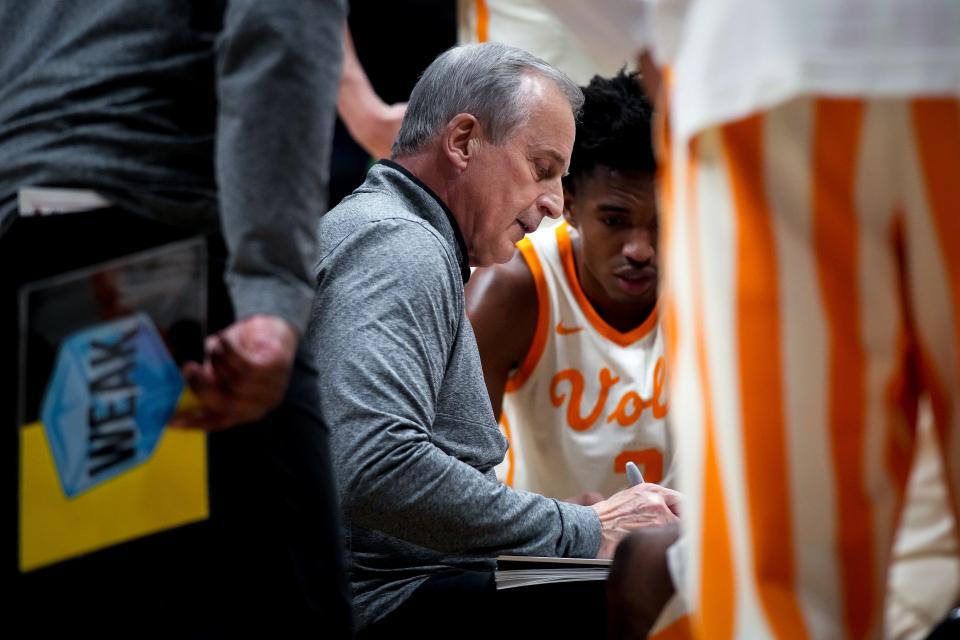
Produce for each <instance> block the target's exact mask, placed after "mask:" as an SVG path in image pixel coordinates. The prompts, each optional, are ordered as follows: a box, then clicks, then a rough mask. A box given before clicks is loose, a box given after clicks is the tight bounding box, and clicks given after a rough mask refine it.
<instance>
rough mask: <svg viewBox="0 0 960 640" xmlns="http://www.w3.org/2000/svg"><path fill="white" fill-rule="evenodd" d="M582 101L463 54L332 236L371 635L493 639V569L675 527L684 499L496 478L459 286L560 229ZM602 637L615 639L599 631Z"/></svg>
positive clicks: (361, 598)
mask: <svg viewBox="0 0 960 640" xmlns="http://www.w3.org/2000/svg"><path fill="white" fill-rule="evenodd" d="M582 103H583V96H582V94H581V92H580V90H579V88H578V87H577V86H576V84H574V83H573V82H572V81H571V80H570V79H569V78H567V77H566V76H565V75H563V74H562V73H561V72H559V71H557V70H555V69H554V68H552V67H550V66H549V65H547V64H546V63H545V62H543V61H541V60H539V59H538V58H535V57H534V56H532V55H530V54H528V53H526V52H523V51H521V50H518V49H515V48H511V47H507V46H504V45H500V44H482V45H468V46H463V47H457V48H454V49H451V50H449V51H447V52H446V53H444V54H442V55H441V56H440V57H439V58H437V59H436V60H435V61H434V62H433V63H432V64H431V65H430V66H429V67H428V68H427V70H426V71H425V72H424V74H423V76H422V77H421V79H420V80H419V82H418V83H417V85H416V87H415V88H414V90H413V92H412V94H411V97H410V102H409V106H408V110H407V113H406V116H405V118H404V120H403V124H402V126H401V129H400V133H399V135H398V137H397V140H396V142H395V144H394V147H393V157H392V160H386V161H381V162H380V163H378V164H376V165H374V166H373V167H372V168H371V169H370V172H369V173H368V175H367V179H366V181H365V182H364V184H363V185H361V186H360V187H359V188H358V189H357V190H356V191H354V193H353V194H352V195H350V196H348V197H347V198H345V199H344V200H343V202H341V204H340V205H339V206H337V207H336V208H334V209H333V210H332V211H331V212H330V213H328V214H327V215H326V216H325V217H324V219H323V220H322V221H321V223H320V230H319V237H320V255H321V257H320V261H319V265H318V268H317V282H318V288H317V293H316V297H315V300H314V305H313V311H312V316H311V320H310V325H309V328H308V331H307V335H306V338H305V339H306V340H307V342H308V344H309V346H310V347H311V348H312V349H313V351H314V353H315V356H316V358H317V364H318V367H319V369H320V395H321V398H322V399H323V401H322V403H321V405H320V413H321V415H322V417H323V420H324V422H325V423H326V424H328V425H329V427H330V429H331V441H330V442H331V452H332V456H333V459H334V467H335V470H336V475H337V483H338V490H339V495H340V499H341V506H342V509H343V511H344V515H345V531H346V540H347V546H348V563H349V567H350V573H351V582H352V587H353V603H354V608H355V611H356V614H357V619H358V627H359V628H360V630H361V635H362V636H365V637H383V636H387V635H390V634H395V633H397V632H398V631H406V630H413V631H415V632H416V633H417V634H418V637H432V636H433V635H435V634H436V635H443V634H445V633H448V632H450V630H449V629H446V628H445V627H447V626H449V625H457V629H456V631H455V634H456V635H457V636H458V637H462V636H463V635H464V634H465V633H466V634H467V635H470V634H471V633H472V632H477V633H482V632H485V631H488V630H492V629H496V628H500V627H502V620H499V621H498V620H496V619H489V620H488V624H486V625H485V624H484V623H483V619H481V618H479V617H478V616H477V614H478V613H479V612H480V611H481V610H483V609H484V608H485V607H487V606H488V605H489V604H490V603H491V602H495V600H491V598H493V596H492V595H491V594H492V593H493V586H492V585H493V568H494V561H493V560H492V557H494V556H497V555H498V554H521V555H541V556H566V557H583V558H593V557H610V556H611V555H612V553H613V551H614V549H615V547H616V545H617V543H618V542H619V540H620V539H621V537H622V536H623V535H624V534H625V533H626V532H627V531H630V530H634V529H637V528H640V527H644V526H647V525H657V524H665V523H669V522H675V521H676V520H677V513H678V511H679V495H678V494H677V493H675V492H673V491H670V490H668V489H664V488H662V487H659V486H657V485H653V484H641V485H639V486H636V487H632V488H630V489H627V490H624V491H621V492H620V493H617V494H615V495H613V496H612V497H610V498H608V499H607V500H604V501H602V502H599V503H597V504H595V505H593V506H589V507H588V506H579V505H574V504H568V503H564V502H559V501H557V500H553V499H548V498H545V497H543V496H540V495H537V494H533V493H526V492H522V491H514V490H513V489H511V488H510V487H508V486H506V485H504V484H501V483H499V482H498V481H497V479H496V476H495V474H494V466H495V465H496V464H498V463H499V462H500V461H501V460H502V459H503V456H504V453H505V452H506V449H507V443H506V440H505V438H504V437H503V436H502V434H501V432H500V429H499V428H498V425H497V422H496V420H495V418H494V416H493V412H492V410H491V406H490V401H489V399H488V397H487V391H486V387H485V385H484V380H483V373H482V369H481V364H480V358H479V354H478V350H477V345H476V341H475V338H474V334H473V330H472V328H471V326H470V322H469V320H468V319H467V317H466V315H465V312H464V293H463V286H464V283H465V282H466V280H467V279H468V278H469V276H470V265H473V266H483V265H490V264H492V263H494V262H505V261H507V260H509V259H510V257H511V256H512V255H513V252H514V245H515V243H516V242H517V241H519V240H520V239H521V238H522V237H523V236H524V234H526V233H528V232H530V231H533V230H534V229H536V227H537V226H538V225H539V223H540V221H541V220H542V219H543V218H544V217H546V216H551V217H558V216H559V215H560V214H561V209H562V203H563V193H562V188H561V183H560V179H561V177H562V176H563V174H564V173H565V172H566V171H567V167H568V165H569V161H570V153H571V149H572V146H573V139H574V131H575V129H574V118H575V117H576V114H577V112H578V110H579V109H580V107H581V105H582ZM509 312H510V310H509V309H504V313H509ZM541 620H542V619H541ZM567 622H569V621H567ZM463 623H467V624H466V625H464V624H463ZM590 628H592V629H593V630H594V631H599V632H600V633H602V629H603V620H602V618H601V619H599V620H593V621H592V627H590ZM542 630H543V629H541V631H542ZM500 631H501V632H502V631H503V629H502V628H500ZM500 635H501V636H502V633H500Z"/></svg>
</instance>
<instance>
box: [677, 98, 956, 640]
mask: <svg viewBox="0 0 960 640" xmlns="http://www.w3.org/2000/svg"><path fill="white" fill-rule="evenodd" d="M667 155H668V156H669V157H668V158H667V162H666V163H665V164H666V166H665V168H664V174H663V176H662V177H661V178H662V181H661V198H662V201H663V204H664V208H665V221H664V222H665V226H666V228H665V229H664V232H665V236H666V237H665V254H666V257H667V260H668V269H667V271H666V282H665V289H666V296H667V304H666V307H667V313H666V318H665V320H664V322H665V325H666V332H667V340H668V353H669V354H670V361H671V385H672V387H671V412H672V415H673V422H674V425H675V428H677V429H678V433H679V445H680V449H681V455H682V456H683V457H682V463H683V464H682V468H681V470H680V472H681V476H680V488H681V489H682V490H684V491H685V492H686V493H687V494H688V499H687V503H686V510H685V513H684V520H685V534H684V540H683V543H682V544H681V545H680V548H681V549H682V550H684V551H685V562H683V563H680V564H682V565H683V566H684V567H685V569H683V570H682V574H683V575H682V576H680V577H679V578H680V580H679V581H680V582H681V585H680V588H681V592H682V593H683V594H684V596H685V598H686V601H687V606H689V607H690V609H691V610H692V615H691V616H690V619H689V623H690V628H691V630H692V633H693V635H694V636H695V637H699V638H710V639H711V640H713V639H723V638H731V637H737V638H750V639H751V640H752V639H756V638H831V639H833V638H838V639H839V638H856V639H860V638H877V637H880V634H881V631H882V629H881V626H882V619H883V615H882V613H883V612H882V609H883V598H884V588H885V584H886V578H887V567H888V564H889V560H890V553H891V543H892V539H893V534H894V529H895V527H896V523H897V516H898V514H899V512H900V510H901V508H902V506H903V505H902V496H903V493H904V488H905V485H906V481H907V476H908V473H909V467H910V463H911V462H910V461H911V455H912V451H913V446H914V438H915V423H916V406H917V398H918V396H919V395H920V394H929V396H930V398H931V400H932V405H933V409H934V416H935V421H936V432H937V434H938V436H939V439H940V446H941V450H942V452H943V456H944V463H945V469H946V476H947V478H948V483H949V484H950V487H949V491H950V501H951V504H952V506H953V509H954V513H955V514H956V512H957V507H958V506H960V503H958V499H960V104H958V100H956V99H953V98H942V99H941V98H929V99H913V100H907V99H877V100H873V99H871V100H856V99H849V100H848V99H824V98H800V99H795V100H793V101H791V102H789V103H787V104H785V105H783V106H780V107H777V108H775V109H772V110H770V111H768V112H765V113H762V114H759V115H754V116H751V117H748V118H745V119H743V120H740V121H737V122H732V123H729V124H725V125H723V126H721V127H718V128H715V129H711V130H708V131H705V132H702V133H701V134H699V135H697V136H696V138H695V139H694V140H692V141H691V142H690V143H689V144H685V145H679V144H673V145H672V147H671V148H670V149H669V151H668V154H667ZM668 632H669V629H668ZM670 635H671V634H670V633H667V634H665V635H664V636H663V637H669V636H670Z"/></svg>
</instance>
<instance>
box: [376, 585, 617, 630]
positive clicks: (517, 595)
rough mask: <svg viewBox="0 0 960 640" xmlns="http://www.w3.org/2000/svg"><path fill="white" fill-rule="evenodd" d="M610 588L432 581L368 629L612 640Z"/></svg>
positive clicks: (421, 586)
mask: <svg viewBox="0 0 960 640" xmlns="http://www.w3.org/2000/svg"><path fill="white" fill-rule="evenodd" d="M606 603H607V600H606V583H605V582H602V581H591V582H568V583H557V584H546V585H536V586H529V587H516V588H512V589H503V590H500V591H498V590H497V588H496V584H495V582H494V573H493V572H492V571H450V572H447V573H440V574H437V575H434V576H431V577H430V578H428V579H427V581H426V582H424V583H423V584H422V585H420V587H419V588H418V589H417V590H416V591H415V592H414V593H413V595H412V596H410V597H409V598H408V599H407V600H405V601H404V602H403V603H402V604H401V605H400V606H399V607H398V608H397V609H395V610H394V611H392V612H390V613H389V614H387V615H386V616H385V617H384V618H382V619H381V620H378V621H377V622H375V623H374V624H372V625H370V626H369V627H367V628H366V629H364V630H362V631H361V632H360V633H359V634H358V635H357V637H358V638H359V640H379V639H381V638H383V639H384V640H387V639H389V638H410V637H412V638H420V639H423V640H426V639H433V638H436V639H440V638H469V639H474V638H476V639H477V640H480V639H481V638H483V639H486V640H489V639H490V638H498V639H499V638H504V639H513V638H516V639H517V640H521V639H522V640H530V639H531V638H578V639H580V638H582V639H583V640H588V639H591V638H600V639H602V638H606V633H607V604H606Z"/></svg>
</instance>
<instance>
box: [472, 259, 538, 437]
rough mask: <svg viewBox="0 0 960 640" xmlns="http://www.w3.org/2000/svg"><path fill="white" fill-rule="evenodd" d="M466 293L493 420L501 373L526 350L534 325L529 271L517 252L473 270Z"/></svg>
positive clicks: (500, 391)
mask: <svg viewBox="0 0 960 640" xmlns="http://www.w3.org/2000/svg"><path fill="white" fill-rule="evenodd" d="M466 297H467V316H469V318H470V322H471V323H472V324H473V332H474V333H475V334H476V335H477V346H478V347H479V348H480V359H481V360H482V362H483V377H484V380H485V382H486V384H487V393H489V394H490V403H491V404H492V405H493V414H494V415H495V416H496V417H497V419H498V420H499V418H500V407H501V405H502V403H503V389H504V387H505V386H506V384H507V376H508V375H509V373H510V370H511V369H513V368H515V367H516V366H517V365H519V364H520V362H521V361H522V360H523V358H524V356H526V355H527V351H528V350H529V349H530V343H531V342H532V341H533V334H534V332H535V330H536V326H537V290H536V285H535V284H534V281H533V274H532V273H531V272H530V268H529V267H528V266H527V263H526V261H525V260H524V259H523V256H522V255H521V254H520V252H519V251H517V252H516V253H515V254H514V256H513V258H512V259H511V260H510V261H509V262H507V263H506V264H499V265H495V266H492V267H484V268H480V269H477V270H476V271H475V272H474V274H473V276H471V278H470V282H469V283H468V284H467V287H466Z"/></svg>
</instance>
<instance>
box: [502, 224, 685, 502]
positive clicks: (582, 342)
mask: <svg viewBox="0 0 960 640" xmlns="http://www.w3.org/2000/svg"><path fill="white" fill-rule="evenodd" d="M570 233H571V230H570V227H569V226H568V225H566V224H562V225H560V226H558V227H554V228H549V229H541V230H540V231H538V232H536V233H533V234H531V235H529V236H527V237H526V238H525V239H524V240H522V241H521V242H520V243H519V244H518V245H517V246H518V248H519V249H520V252H521V254H522V255H523V257H524V259H525V260H526V262H527V265H528V266H529V267H530V271H531V272H532V274H533V278H534V281H535V282H536V289H537V308H538V313H537V328H536V332H535V333H534V337H533V340H532V342H531V346H530V350H529V351H528V353H527V354H526V356H525V357H524V359H523V361H522V362H521V363H520V365H519V366H518V367H517V368H516V369H515V370H514V371H512V372H511V373H510V376H509V378H508V379H507V385H506V390H505V393H504V398H503V411H502V415H501V418H500V425H501V428H502V429H503V431H504V434H505V435H506V437H507V439H508V440H509V441H510V449H509V450H508V452H507V455H506V457H505V458H504V461H503V463H501V464H500V465H499V466H498V467H497V475H498V477H499V478H500V479H501V480H502V481H504V482H505V483H507V484H508V485H510V486H512V487H514V488H516V489H523V490H526V491H535V492H537V493H541V494H543V495H546V496H550V497H553V498H560V499H562V498H567V497H570V496H573V495H576V494H578V493H581V492H583V491H599V492H601V493H603V494H604V495H605V496H609V495H610V494H612V493H615V492H617V491H619V490H621V489H623V488H624V487H626V486H627V479H626V473H625V466H626V463H627V462H628V461H633V462H635V463H636V464H637V465H638V466H639V467H640V470H641V471H642V473H643V475H644V479H645V480H646V481H648V482H656V483H658V484H662V483H664V482H665V481H666V482H669V480H668V479H667V478H668V472H669V470H670V468H671V464H672V461H673V455H674V451H673V449H674V448H673V443H672V438H671V437H670V434H669V433H668V427H667V421H666V416H667V371H666V364H665V362H664V357H663V341H662V338H661V332H660V328H659V324H658V322H657V312H656V309H654V311H653V312H652V313H651V314H650V317H648V318H647V319H646V320H645V321H644V322H643V324H642V325H640V326H638V327H637V328H635V329H633V330H631V331H629V332H627V333H622V332H620V331H617V330H616V329H614V328H613V327H611V326H610V325H608V324H607V323H606V322H605V321H604V320H603V319H602V318H601V317H600V315H599V314H598V313H597V312H596V311H595V310H594V308H593V307H592V306H591V304H590V302H589V300H587V297H586V295H585V294H584V293H583V290H582V289H581V288H580V282H579V280H578V278H577V274H576V267H575V265H574V258H573V246H572V244H571V239H570Z"/></svg>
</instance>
